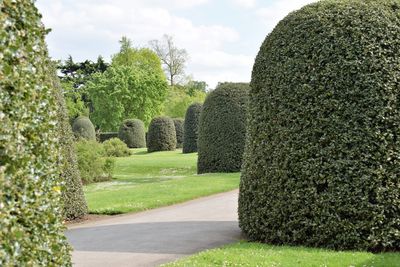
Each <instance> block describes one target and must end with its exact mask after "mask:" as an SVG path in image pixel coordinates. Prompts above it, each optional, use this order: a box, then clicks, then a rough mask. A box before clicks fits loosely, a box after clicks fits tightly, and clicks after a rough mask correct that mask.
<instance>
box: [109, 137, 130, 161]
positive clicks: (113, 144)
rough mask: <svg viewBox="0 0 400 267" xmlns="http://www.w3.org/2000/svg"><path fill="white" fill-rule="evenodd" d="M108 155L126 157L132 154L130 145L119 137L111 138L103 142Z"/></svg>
mask: <svg viewBox="0 0 400 267" xmlns="http://www.w3.org/2000/svg"><path fill="white" fill-rule="evenodd" d="M103 148H104V153H105V155H106V156H107V157H126V156H129V155H130V154H131V152H130V150H129V148H128V146H127V145H126V144H125V143H124V142H123V141H121V139H119V138H111V139H108V140H107V141H105V142H104V143H103Z"/></svg>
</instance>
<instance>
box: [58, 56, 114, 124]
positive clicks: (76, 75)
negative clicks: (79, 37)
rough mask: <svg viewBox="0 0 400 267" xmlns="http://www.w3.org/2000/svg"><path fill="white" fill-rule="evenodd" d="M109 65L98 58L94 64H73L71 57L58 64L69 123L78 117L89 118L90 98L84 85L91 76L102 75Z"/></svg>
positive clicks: (90, 62)
mask: <svg viewBox="0 0 400 267" xmlns="http://www.w3.org/2000/svg"><path fill="white" fill-rule="evenodd" d="M108 66H109V64H108V63H106V62H104V60H103V58H102V57H101V56H99V57H98V58H97V61H96V62H92V61H90V60H85V61H83V62H74V60H73V59H72V57H71V56H69V57H68V59H67V60H65V61H64V62H60V63H59V64H58V70H59V71H60V73H61V74H62V75H61V76H60V79H61V85H62V87H63V90H64V97H65V100H66V105H67V109H68V116H69V119H70V121H71V122H73V121H74V119H75V118H77V117H79V116H86V117H89V108H90V96H89V93H88V91H87V88H86V86H85V84H86V83H87V82H88V81H89V80H91V78H92V76H93V74H95V73H103V72H104V71H106V70H107V68H108Z"/></svg>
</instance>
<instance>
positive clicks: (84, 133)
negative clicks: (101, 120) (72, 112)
mask: <svg viewBox="0 0 400 267" xmlns="http://www.w3.org/2000/svg"><path fill="white" fill-rule="evenodd" d="M72 131H73V132H74V135H75V138H76V139H86V140H96V131H95V129H94V125H93V123H92V122H91V121H90V119H89V118H88V117H85V116H79V117H78V118H76V119H75V120H74V123H73V124H72Z"/></svg>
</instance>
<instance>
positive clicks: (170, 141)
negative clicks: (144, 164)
mask: <svg viewBox="0 0 400 267" xmlns="http://www.w3.org/2000/svg"><path fill="white" fill-rule="evenodd" d="M147 138H148V143H147V151H148V152H149V153H150V152H155V151H173V150H175V148H176V133H175V125H174V121H173V120H172V119H171V118H169V117H158V118H154V119H153V120H152V121H151V123H150V126H149V132H148V134H147Z"/></svg>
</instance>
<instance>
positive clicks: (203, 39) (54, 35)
mask: <svg viewBox="0 0 400 267" xmlns="http://www.w3.org/2000/svg"><path fill="white" fill-rule="evenodd" d="M166 2H168V5H167V4H166ZM206 2H207V0H189V1H188V0H173V1H163V0H147V1H146V0H142V1H139V0H135V1H128V0H85V1H68V0H39V1H38V6H39V9H40V11H41V12H42V14H43V20H44V23H45V25H46V26H47V27H50V28H52V29H53V31H52V32H51V33H50V35H49V36H48V44H49V49H50V54H51V55H52V56H53V57H54V58H56V59H59V58H62V59H66V57H67V56H68V55H69V54H71V55H72V56H73V57H74V59H76V60H84V59H92V60H94V59H95V58H96V57H97V56H98V55H103V56H104V57H105V58H106V59H109V56H110V55H111V54H112V53H116V52H117V51H118V49H119V44H118V40H119V39H120V38H121V37H122V36H124V35H125V36H128V37H129V38H131V39H132V40H133V44H134V45H135V46H147V43H148V41H150V40H152V39H159V38H161V36H162V35H163V34H169V35H172V36H174V38H175V42H176V44H177V46H178V47H180V48H185V49H186V50H187V51H188V53H189V56H190V59H189V62H188V74H190V73H192V74H193V76H194V78H195V79H198V80H206V81H207V82H208V83H209V85H210V86H214V85H215V84H216V83H217V82H218V81H219V80H218V79H222V80H224V81H225V80H229V78H230V77H238V76H240V75H235V74H234V71H235V68H236V69H237V68H242V69H244V68H247V71H243V72H245V73H248V75H247V76H249V75H250V74H249V73H250V70H251V64H252V62H251V61H252V60H250V59H249V58H246V56H244V55H235V54H229V53H226V52H223V51H224V46H225V45H226V44H227V43H232V42H236V41H238V40H239V39H240V36H239V33H238V32H237V31H236V30H235V29H233V28H230V27H226V26H221V25H194V24H193V23H192V22H191V21H190V20H189V19H186V18H183V17H179V16H175V15H173V12H172V11H171V9H174V8H178V6H179V7H180V8H182V4H184V7H185V8H189V7H193V6H196V5H200V4H204V3H206ZM249 66H250V67H249ZM217 67H218V68H221V69H222V68H226V69H229V71H230V72H232V73H229V71H228V70H225V72H226V73H228V74H226V77H225V76H224V75H223V74H220V75H219V76H215V73H218V70H217V69H216V68H217ZM221 75H222V76H221ZM247 76H246V78H245V79H247Z"/></svg>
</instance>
